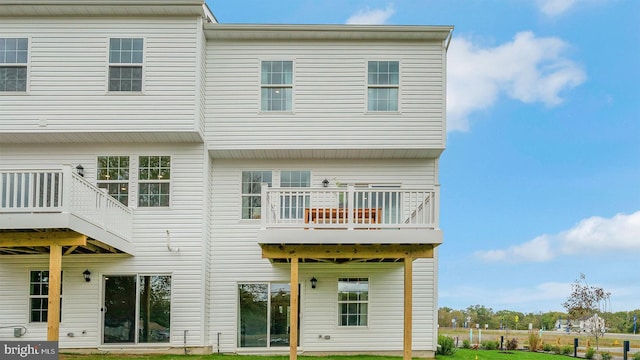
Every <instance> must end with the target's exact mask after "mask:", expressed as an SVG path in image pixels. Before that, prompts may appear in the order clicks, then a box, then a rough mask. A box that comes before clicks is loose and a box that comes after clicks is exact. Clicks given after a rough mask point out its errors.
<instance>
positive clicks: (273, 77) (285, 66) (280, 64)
mask: <svg viewBox="0 0 640 360" xmlns="http://www.w3.org/2000/svg"><path fill="white" fill-rule="evenodd" d="M260 79H261V80H260V84H261V89H260V97H261V109H262V111H291V108H292V96H293V61H263V62H262V66H261V76H260Z"/></svg>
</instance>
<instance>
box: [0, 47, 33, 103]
mask: <svg viewBox="0 0 640 360" xmlns="http://www.w3.org/2000/svg"><path fill="white" fill-rule="evenodd" d="M28 58H29V40H28V39H27V38H0V92H5V91H7V92H24V91H27V61H28Z"/></svg>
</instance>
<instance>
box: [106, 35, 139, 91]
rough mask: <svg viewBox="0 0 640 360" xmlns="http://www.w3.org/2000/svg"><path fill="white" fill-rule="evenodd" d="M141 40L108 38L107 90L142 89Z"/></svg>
mask: <svg viewBox="0 0 640 360" xmlns="http://www.w3.org/2000/svg"><path fill="white" fill-rule="evenodd" d="M143 44H144V43H143V40H142V39H141V38H111V39H109V91H128V92H137V91H142V59H143V56H142V55H143Z"/></svg>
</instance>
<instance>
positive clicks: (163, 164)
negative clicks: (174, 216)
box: [138, 156, 171, 207]
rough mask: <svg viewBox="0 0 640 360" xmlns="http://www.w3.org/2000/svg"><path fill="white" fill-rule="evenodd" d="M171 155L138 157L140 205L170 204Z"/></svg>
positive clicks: (162, 205)
mask: <svg viewBox="0 0 640 360" xmlns="http://www.w3.org/2000/svg"><path fill="white" fill-rule="evenodd" d="M170 180H171V156H140V157H139V158H138V206H139V207H164V206H169V199H170V195H171V193H170Z"/></svg>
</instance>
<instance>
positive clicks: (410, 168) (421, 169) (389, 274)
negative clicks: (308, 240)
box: [208, 159, 437, 352]
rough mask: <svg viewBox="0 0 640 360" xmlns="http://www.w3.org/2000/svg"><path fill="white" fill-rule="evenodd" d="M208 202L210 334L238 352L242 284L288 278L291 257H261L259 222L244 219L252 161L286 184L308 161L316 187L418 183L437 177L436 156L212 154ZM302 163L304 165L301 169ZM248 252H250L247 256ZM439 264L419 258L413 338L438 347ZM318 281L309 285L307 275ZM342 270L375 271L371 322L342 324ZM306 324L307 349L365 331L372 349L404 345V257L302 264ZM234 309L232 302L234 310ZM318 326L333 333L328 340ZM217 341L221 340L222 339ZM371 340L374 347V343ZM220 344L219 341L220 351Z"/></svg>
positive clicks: (344, 341)
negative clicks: (244, 180)
mask: <svg viewBox="0 0 640 360" xmlns="http://www.w3.org/2000/svg"><path fill="white" fill-rule="evenodd" d="M212 164H213V168H212V171H211V182H210V190H211V191H212V194H211V199H210V203H211V204H215V205H212V207H211V223H212V224H215V226H212V227H211V250H210V254H209V255H210V258H211V260H210V263H211V279H210V281H209V283H208V284H209V286H210V288H209V294H210V297H211V314H210V317H209V322H210V323H211V324H215V325H214V326H212V327H211V328H210V333H209V337H210V338H211V339H217V336H218V332H220V333H221V334H220V351H221V352H236V351H239V348H238V347H237V342H238V339H237V334H238V331H239V329H238V325H237V324H238V313H237V308H238V293H237V292H238V284H239V283H267V282H289V280H290V279H289V276H290V267H289V264H273V263H271V262H270V261H269V260H268V259H263V258H262V251H261V248H260V246H259V245H258V244H257V232H258V231H259V228H260V223H259V222H254V221H239V220H238V219H239V218H240V216H241V208H240V206H239V204H238V199H239V198H240V196H241V189H240V187H239V186H238V181H239V179H241V174H242V172H243V171H247V169H256V170H260V171H272V174H273V177H272V182H273V184H281V181H282V174H283V173H284V172H287V171H292V169H309V171H310V173H311V179H310V185H311V187H312V188H321V187H322V180H323V179H325V178H326V179H329V180H330V183H331V184H330V185H329V186H335V184H336V182H340V183H343V184H344V183H360V184H366V183H371V184H393V185H397V184H401V185H402V187H406V188H416V187H423V186H431V185H433V184H435V183H436V161H435V160H411V159H394V160H341V161H340V162H339V163H336V162H335V161H334V160H309V159H304V160H285V161H275V160H263V161H258V160H254V161H246V160H220V159H214V160H213V161H212ZM300 171H302V170H300ZM248 259H251V260H248ZM435 270H436V269H435V267H434V262H433V260H432V259H425V261H422V259H419V260H415V261H414V285H415V286H414V344H415V347H414V348H415V349H434V348H433V344H432V342H431V339H432V337H428V336H433V334H434V329H435V327H434V326H435V325H434V324H435V321H437V317H436V316H435V315H434V314H435V310H434V302H435V299H434V298H433V297H434V292H435V282H434V276H435ZM312 277H316V278H317V279H318V285H317V288H316V289H311V284H310V279H311V278H312ZM338 278H368V279H370V295H371V298H370V300H369V317H368V324H367V326H354V327H351V326H339V325H338V302H337V291H338ZM299 281H300V284H301V287H302V289H301V307H300V311H301V329H300V334H301V335H300V336H301V338H300V346H301V347H302V348H303V349H304V350H305V351H350V350H353V344H354V343H358V342H362V341H363V340H362V339H364V338H366V339H367V345H366V346H367V350H380V351H384V350H400V349H402V329H403V323H402V316H403V309H402V303H403V300H402V299H403V287H402V284H403V266H402V263H364V264H340V265H336V264H325V263H322V264H318V263H301V264H300V280H299ZM229 309H233V310H231V311H230V310H229ZM318 334H323V335H330V337H331V339H330V340H324V339H319V338H318ZM214 341H216V344H217V340H214ZM369 348H370V349H369ZM215 350H216V349H214V351H215Z"/></svg>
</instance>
